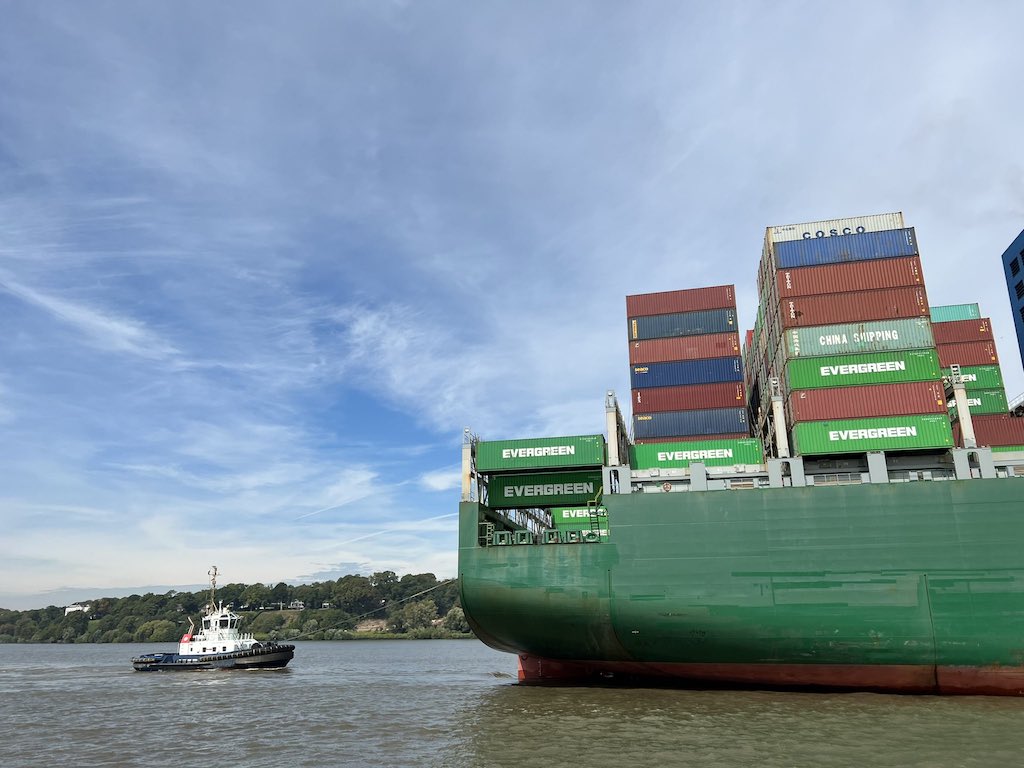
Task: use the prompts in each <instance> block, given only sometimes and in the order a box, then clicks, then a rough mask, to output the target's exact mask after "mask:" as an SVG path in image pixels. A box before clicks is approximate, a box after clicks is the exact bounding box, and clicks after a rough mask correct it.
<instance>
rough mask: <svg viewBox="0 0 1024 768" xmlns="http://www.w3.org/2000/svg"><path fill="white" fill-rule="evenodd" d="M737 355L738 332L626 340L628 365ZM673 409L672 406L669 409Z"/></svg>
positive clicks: (738, 344)
mask: <svg viewBox="0 0 1024 768" xmlns="http://www.w3.org/2000/svg"><path fill="white" fill-rule="evenodd" d="M739 354H740V336H739V334H738V333H707V334H704V335H703V336H675V337H672V338H668V339H646V340H643V341H631V342H630V343H629V364H630V365H639V364H641V363H671V362H675V361H679V360H706V359H708V358H712V357H736V356H737V355H739ZM669 410H675V409H669Z"/></svg>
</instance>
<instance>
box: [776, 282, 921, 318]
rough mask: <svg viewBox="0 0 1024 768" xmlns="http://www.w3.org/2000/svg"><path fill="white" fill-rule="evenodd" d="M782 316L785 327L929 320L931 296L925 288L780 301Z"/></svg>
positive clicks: (860, 292)
mask: <svg viewBox="0 0 1024 768" xmlns="http://www.w3.org/2000/svg"><path fill="white" fill-rule="evenodd" d="M779 314H780V316H781V317H780V319H781V321H782V327H783V328H794V327H807V326H813V325H838V324H840V323H859V322H864V321H867V320H892V319H897V318H910V317H927V316H928V295H927V294H926V293H925V290H924V286H915V287H913V288H885V289H882V290H877V291H855V292H853V293H830V294H825V295H822V296H794V297H792V298H788V299H781V300H780V301H779Z"/></svg>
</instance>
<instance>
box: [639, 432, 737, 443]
mask: <svg viewBox="0 0 1024 768" xmlns="http://www.w3.org/2000/svg"><path fill="white" fill-rule="evenodd" d="M748 437H750V434H749V433H748V432H732V433H730V434H728V435H683V436H681V437H645V438H643V439H640V440H636V441H634V442H635V443H636V444H637V445H651V444H652V443H693V442H697V441H699V440H745V439H747V438H748Z"/></svg>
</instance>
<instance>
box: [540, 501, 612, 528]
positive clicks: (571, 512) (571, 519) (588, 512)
mask: <svg viewBox="0 0 1024 768" xmlns="http://www.w3.org/2000/svg"><path fill="white" fill-rule="evenodd" d="M595 513H596V515H595ZM593 517H597V519H598V521H601V522H603V525H604V527H606V528H607V527H608V507H554V508H553V509H552V510H551V523H552V525H554V526H555V528H565V527H567V526H570V527H571V526H575V525H584V526H587V527H589V526H590V520H591V518H593ZM573 530H581V529H578V528H574V529H573Z"/></svg>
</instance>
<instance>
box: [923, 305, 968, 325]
mask: <svg viewBox="0 0 1024 768" xmlns="http://www.w3.org/2000/svg"><path fill="white" fill-rule="evenodd" d="M929 311H930V312H931V317H932V322H933V323H952V322H956V321H957V320H978V319H980V318H981V307H979V306H978V305H977V304H945V305H941V306H938V307H930V308H929Z"/></svg>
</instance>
